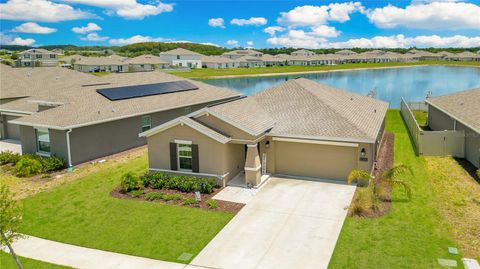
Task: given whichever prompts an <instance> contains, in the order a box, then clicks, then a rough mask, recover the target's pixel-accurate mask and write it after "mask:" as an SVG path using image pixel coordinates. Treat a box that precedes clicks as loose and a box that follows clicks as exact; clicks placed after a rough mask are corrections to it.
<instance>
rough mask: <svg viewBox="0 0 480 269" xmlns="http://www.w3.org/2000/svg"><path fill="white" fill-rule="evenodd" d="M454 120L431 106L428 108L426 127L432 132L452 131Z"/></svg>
mask: <svg viewBox="0 0 480 269" xmlns="http://www.w3.org/2000/svg"><path fill="white" fill-rule="evenodd" d="M453 123H454V120H453V119H452V118H450V116H448V115H447V114H445V113H443V112H441V111H440V110H438V109H437V108H435V107H433V106H430V105H429V106H428V126H429V127H430V129H432V130H434V131H443V130H453V127H454V124H453Z"/></svg>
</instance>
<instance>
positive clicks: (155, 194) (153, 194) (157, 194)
mask: <svg viewBox="0 0 480 269" xmlns="http://www.w3.org/2000/svg"><path fill="white" fill-rule="evenodd" d="M164 196H165V194H163V193H161V192H149V193H147V194H146V195H145V200H148V201H153V200H158V199H163V197H164Z"/></svg>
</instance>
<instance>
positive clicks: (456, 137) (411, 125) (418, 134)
mask: <svg viewBox="0 0 480 269" xmlns="http://www.w3.org/2000/svg"><path fill="white" fill-rule="evenodd" d="M423 104H424V103H423ZM424 105H425V104H424ZM412 106H413V107H415V108H420V109H418V110H426V105H425V107H424V106H422V103H413V104H412ZM415 110H417V109H415ZM400 111H401V113H402V117H403V119H404V120H405V123H406V124H407V128H408V131H409V132H410V135H411V136H412V139H413V143H414V144H415V149H416V152H417V154H418V155H426V156H446V155H448V156H453V157H460V158H463V157H464V156H465V132H464V131H453V130H446V131H424V130H423V129H422V128H420V126H418V123H417V121H416V120H415V116H413V113H412V111H411V110H410V104H409V103H407V102H405V100H403V98H402V101H401V103H400Z"/></svg>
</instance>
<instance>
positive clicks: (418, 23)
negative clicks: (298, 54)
mask: <svg viewBox="0 0 480 269" xmlns="http://www.w3.org/2000/svg"><path fill="white" fill-rule="evenodd" d="M147 41H165V42H195V43H205V44H212V45H216V46H222V47H228V48H232V47H253V48H273V47H294V48H351V47H364V48H383V47H387V48H408V47H413V46H416V47H478V46H480V0H472V1H456V0H412V1H378V0H375V1H372V0H368V1H365V0H364V1H327V0H317V1H300V0H295V1H287V0H260V1H253V0H246V1H231V0H223V1H220V0H218V1H202V0H162V1H158V0H148V1H140V0H0V44H8V45H27V46H41V45H58V44H74V45H119V46H121V45H126V44H132V43H136V42H147Z"/></svg>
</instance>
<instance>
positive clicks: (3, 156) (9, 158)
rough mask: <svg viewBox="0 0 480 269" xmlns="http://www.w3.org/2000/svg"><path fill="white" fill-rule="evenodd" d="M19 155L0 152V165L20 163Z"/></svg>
mask: <svg viewBox="0 0 480 269" xmlns="http://www.w3.org/2000/svg"><path fill="white" fill-rule="evenodd" d="M20 158H21V156H20V154H18V153H13V152H11V151H3V152H0V165H4V164H9V163H11V164H17V162H18V161H20Z"/></svg>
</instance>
